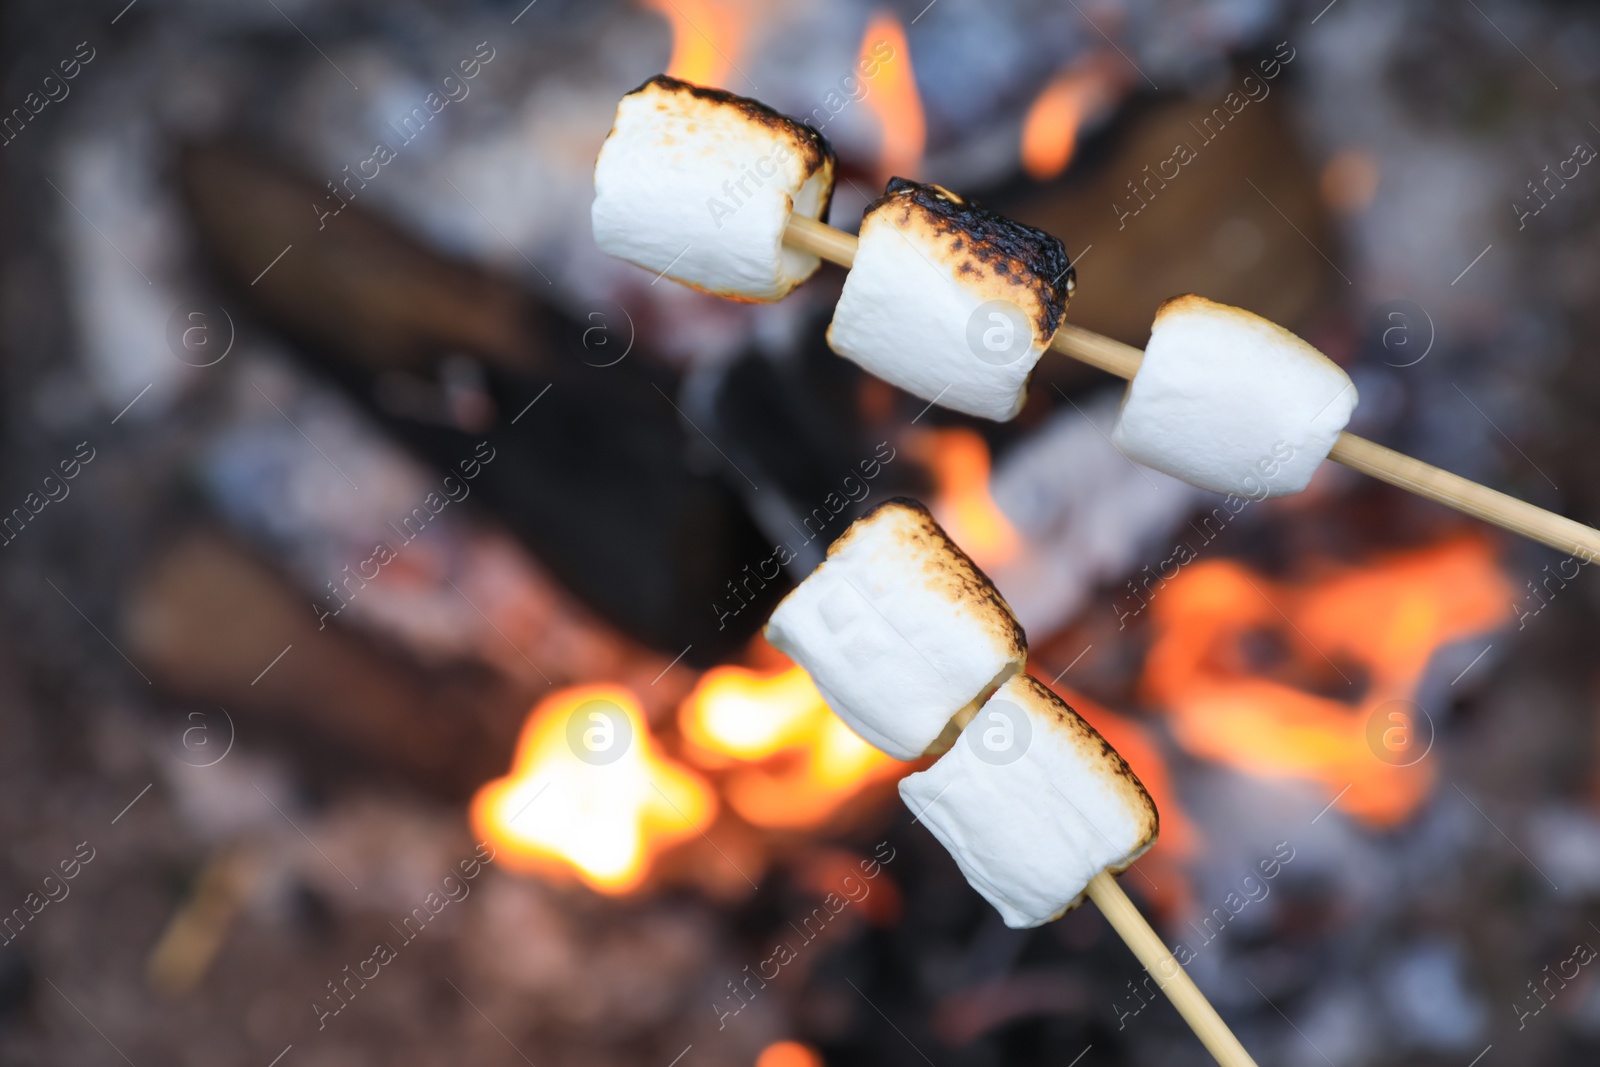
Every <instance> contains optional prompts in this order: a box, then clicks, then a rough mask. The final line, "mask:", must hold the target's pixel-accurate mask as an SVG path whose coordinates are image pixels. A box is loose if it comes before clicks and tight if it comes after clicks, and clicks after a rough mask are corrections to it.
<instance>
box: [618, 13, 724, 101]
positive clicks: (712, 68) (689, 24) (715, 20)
mask: <svg viewBox="0 0 1600 1067" xmlns="http://www.w3.org/2000/svg"><path fill="white" fill-rule="evenodd" d="M641 2H642V3H643V5H644V6H645V7H647V8H649V9H650V10H652V11H655V12H658V13H660V14H661V16H662V17H664V18H665V19H666V20H667V23H668V24H669V25H670V26H671V27H672V58H671V59H670V60H669V61H668V62H667V70H666V73H668V74H670V75H671V76H672V77H674V78H682V79H683V80H684V81H687V82H693V83H694V84H695V85H710V86H715V87H718V88H723V87H724V86H723V82H724V80H725V79H726V78H727V77H728V71H729V70H730V69H731V68H732V67H733V65H734V58H733V57H735V56H737V55H738V54H739V51H740V46H741V44H742V42H743V40H744V29H745V18H744V13H743V12H742V11H741V10H740V9H739V8H737V7H735V6H734V5H733V4H728V3H722V2H719V0H641Z"/></svg>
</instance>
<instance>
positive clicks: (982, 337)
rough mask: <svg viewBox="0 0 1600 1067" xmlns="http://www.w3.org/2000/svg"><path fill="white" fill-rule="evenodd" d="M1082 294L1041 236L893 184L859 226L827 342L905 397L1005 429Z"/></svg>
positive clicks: (928, 189)
mask: <svg viewBox="0 0 1600 1067" xmlns="http://www.w3.org/2000/svg"><path fill="white" fill-rule="evenodd" d="M1074 284H1075V278H1074V275H1073V270H1072V267H1071V265H1070V263H1069V262H1068V260H1067V253H1066V250H1065V249H1064V248H1063V247H1062V245H1061V242H1060V241H1058V240H1056V239H1055V238H1054V237H1051V236H1050V235H1049V234H1047V233H1045V232H1044V231H1042V230H1036V229H1034V228H1033V227H1031V226H1024V225H1022V224H1021V223H1018V222H1012V221H1011V220H1009V219H1006V218H1003V217H1001V216H999V215H996V214H994V213H993V212H990V211H986V210H984V209H983V208H980V207H978V206H976V205H974V204H970V203H968V202H967V201H965V200H963V199H961V198H960V197H958V196H956V195H955V194H954V193H952V192H950V191H949V190H947V189H943V188H941V187H939V186H937V185H919V184H918V183H916V182H911V181H906V180H905V179H903V178H893V179H891V180H890V182H889V188H888V192H887V193H885V194H884V196H883V197H881V198H880V199H878V200H875V201H874V202H873V203H872V204H871V205H869V206H868V208H867V213H866V215H865V216H864V217H863V218H862V220H861V236H860V244H859V246H858V247H857V249H856V258H855V265H854V266H853V267H851V268H850V273H849V274H848V275H847V276H846V277H845V280H844V292H843V293H842V294H840V297H839V304H838V307H837V308H835V310H834V313H833V322H832V324H831V325H829V327H828V344H829V345H830V346H831V347H832V348H833V350H834V351H835V352H837V353H839V354H840V355H841V356H844V357H845V358H846V359H849V360H852V361H854V362H855V363H858V364H860V365H861V366H862V367H863V368H864V369H865V370H867V371H868V372H869V373H871V374H873V375H876V376H877V377H879V378H882V379H883V380H884V381H886V382H889V383H890V384H892V385H897V386H899V387H900V388H902V389H904V390H905V391H906V392H908V393H912V394H915V395H916V396H919V397H921V398H922V399H924V400H927V401H934V400H937V402H938V403H939V404H940V405H942V406H944V407H947V408H953V409H954V410H956V411H964V412H966V413H967V414H969V415H979V416H982V417H983V418H986V419H994V420H995V421H997V422H1004V421H1006V420H1007V419H1010V418H1011V417H1012V416H1014V415H1016V413H1017V412H1018V411H1020V410H1021V409H1022V401H1023V399H1024V396H1025V394H1026V392H1027V386H1028V378H1029V376H1030V375H1031V374H1032V373H1033V365H1034V364H1035V363H1037V362H1038V361H1039V355H1040V353H1042V352H1043V351H1044V350H1045V348H1046V347H1048V346H1049V344H1050V339H1051V338H1052V337H1054V336H1055V332H1056V327H1057V326H1059V325H1060V323H1061V315H1062V312H1063V311H1064V310H1065V309H1066V306H1067V300H1068V298H1069V297H1070V296H1071V294H1072V289H1073V286H1074Z"/></svg>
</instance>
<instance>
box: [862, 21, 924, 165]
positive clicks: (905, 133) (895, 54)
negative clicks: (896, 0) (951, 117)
mask: <svg viewBox="0 0 1600 1067" xmlns="http://www.w3.org/2000/svg"><path fill="white" fill-rule="evenodd" d="M884 46H887V47H888V48H890V49H893V51H892V52H890V53H889V54H890V55H891V56H892V58H891V59H890V60H889V61H887V62H885V63H883V64H882V66H881V71H880V73H879V75H878V77H877V79H876V80H875V82H874V84H873V86H872V90H871V91H870V92H869V93H867V95H866V97H865V98H864V103H865V104H866V106H867V109H868V110H869V111H871V112H872V113H873V115H875V116H876V117H877V119H878V128H879V129H880V130H882V131H883V141H882V147H881V148H880V149H879V152H878V171H879V173H880V174H881V176H882V178H883V180H884V181H888V180H889V179H890V178H892V177H896V176H899V177H902V178H914V177H916V174H917V167H918V166H919V165H920V164H921V162H922V149H923V146H924V144H925V143H926V140H927V124H926V121H925V120H924V119H923V115H922V98H921V97H920V96H918V95H917V79H916V74H915V73H914V72H913V70H912V69H911V47H910V46H909V45H908V44H907V43H906V34H905V30H904V29H903V28H902V27H901V25H900V20H899V19H897V18H895V17H894V16H893V15H890V14H887V13H885V14H880V15H876V16H874V17H873V19H872V21H871V22H870V23H868V25H867V30H866V32H865V33H864V34H862V35H861V50H860V56H859V58H860V63H861V69H866V67H867V65H868V64H869V63H872V64H873V65H877V64H876V60H874V58H873V57H874V56H876V55H881V54H882V51H881V50H882V49H883V48H884Z"/></svg>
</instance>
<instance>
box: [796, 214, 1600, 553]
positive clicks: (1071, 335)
mask: <svg viewBox="0 0 1600 1067" xmlns="http://www.w3.org/2000/svg"><path fill="white" fill-rule="evenodd" d="M783 240H784V243H785V244H787V245H789V246H790V247H791V248H797V249H800V250H802V251H806V252H810V253H812V254H814V255H817V256H821V257H822V258H823V259H826V260H828V261H829V262H830V263H837V264H839V265H840V266H841V267H849V266H850V265H851V264H852V263H853V262H855V257H856V238H855V236H854V235H853V234H848V233H845V232H844V231H843V230H836V229H834V228H833V227H832V226H829V225H827V224H826V223H822V222H818V221H816V220H815V219H808V218H804V217H802V216H799V215H791V216H790V217H789V224H788V226H787V227H786V228H785V230H784V234H783ZM1050 347H1051V348H1052V349H1053V350H1055V351H1057V352H1060V353H1061V354H1062V355H1064V356H1071V357H1072V358H1073V359H1076V360H1080V361H1081V362H1084V363H1087V364H1089V365H1090V366H1092V367H1099V368H1100V369H1101V370H1103V371H1108V372H1109V373H1111V374H1115V375H1116V376H1117V377H1119V378H1132V377H1133V376H1134V374H1136V373H1138V370H1139V364H1140V363H1141V362H1142V361H1143V359H1144V352H1143V351H1141V350H1140V349H1137V348H1135V347H1133V346H1132V345H1125V344H1123V343H1122V342H1121V341H1114V340H1112V339H1111V338H1109V337H1105V336H1102V335H1101V334H1098V333H1094V332H1093V331H1091V330H1085V329H1084V328H1083V327H1081V326H1074V325H1073V324H1071V323H1062V325H1061V328H1060V329H1059V330H1057V331H1056V335H1055V337H1054V338H1053V339H1052V340H1051V342H1050ZM1328 458H1329V459H1332V460H1336V461H1338V462H1340V463H1343V464H1344V465H1345V466H1347V467H1350V468H1351V469H1353V470H1358V471H1360V472H1361V473H1363V474H1367V475H1370V476H1371V477H1373V478H1376V479H1378V480H1379V481H1381V482H1388V483H1389V484H1390V485H1393V486H1397V487H1399V488H1401V489H1405V490H1407V491H1409V492H1412V493H1415V494H1417V495H1418V496H1420V497H1424V498H1425V499H1428V500H1432V501H1434V502H1435V503H1439V504H1443V505H1444V506H1445V507H1449V508H1455V509H1456V510H1457V511H1459V512H1462V513H1463V514H1466V515H1471V516H1472V517H1474V518H1477V519H1482V520H1483V521H1484V522H1488V523H1493V524H1494V525H1496V526H1499V527H1501V528H1502V529H1505V530H1510V531H1511V532H1512V533H1516V534H1521V535H1522V536H1523V537H1527V538H1529V539H1531V540H1534V541H1538V542H1539V543H1541V544H1545V545H1549V546H1550V547H1551V548H1554V549H1558V550H1560V551H1562V552H1565V553H1567V554H1568V555H1570V556H1574V557H1576V558H1578V559H1580V560H1582V561H1584V562H1586V563H1587V562H1591V561H1593V560H1595V559H1600V530H1596V529H1594V528H1593V527H1591V526H1585V525H1584V524H1583V523H1581V522H1577V521H1575V520H1573V519H1569V518H1567V517H1566V516H1564V515H1557V514H1556V513H1555V512H1553V511H1546V510H1545V509H1544V508H1541V507H1535V506H1534V505H1533V504H1529V503H1528V502H1527V501H1525V500H1518V499H1517V498H1516V497H1514V496H1510V495H1509V494H1506V493H1502V492H1500V491H1498V490H1496V489H1490V488H1489V487H1488V486H1486V485H1479V484H1478V483H1477V482H1474V481H1472V480H1470V479H1468V478H1463V477H1461V476H1460V475H1459V474H1451V473H1450V472H1449V471H1447V470H1443V469H1441V468H1439V467H1435V466H1433V465H1432V464H1429V463H1424V462H1422V461H1421V460H1419V459H1412V458H1411V457H1410V456H1407V455H1405V454H1404V453H1401V452H1396V451H1395V450H1394V449H1392V448H1385V447H1384V446H1383V445H1380V444H1377V443H1376V442H1373V441H1368V440H1367V439H1366V438H1364V437H1357V436H1356V435H1355V434H1353V433H1341V434H1340V435H1339V439H1338V440H1337V441H1335V442H1334V444H1333V450H1332V451H1330V452H1329V453H1328Z"/></svg>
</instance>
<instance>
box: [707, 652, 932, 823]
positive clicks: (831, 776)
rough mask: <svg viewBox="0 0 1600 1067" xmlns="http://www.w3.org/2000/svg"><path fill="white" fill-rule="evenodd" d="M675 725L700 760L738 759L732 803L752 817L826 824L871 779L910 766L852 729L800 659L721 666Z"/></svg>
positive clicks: (729, 781)
mask: <svg viewBox="0 0 1600 1067" xmlns="http://www.w3.org/2000/svg"><path fill="white" fill-rule="evenodd" d="M678 724H679V728H680V729H681V730H682V731H683V735H684V737H685V738H686V739H688V741H689V744H690V755H691V756H692V757H693V758H694V760H695V761H696V762H697V763H699V764H701V765H702V766H705V767H719V768H720V767H731V768H732V770H731V771H730V773H729V774H728V776H727V778H726V781H725V787H724V794H725V796H726V797H727V801H728V804H729V805H730V806H731V807H732V808H733V810H734V811H736V812H738V813H739V814H740V815H741V816H742V817H743V818H744V819H745V820H746V821H748V822H750V823H752V824H754V825H756V826H762V827H767V828H773V829H776V828H785V829H800V828H811V827H816V826H820V825H822V824H823V823H825V822H826V821H827V820H828V819H830V818H831V817H832V816H833V815H834V814H835V813H836V812H838V811H839V809H840V808H842V807H843V806H844V805H845V804H846V803H847V802H848V801H849V800H850V799H851V798H852V797H854V796H855V795H856V794H857V793H859V792H860V791H861V790H862V788H864V787H865V786H867V785H869V784H871V783H873V782H879V781H884V780H886V779H892V778H898V777H899V776H900V775H901V774H903V773H904V772H905V771H907V770H909V769H910V768H909V767H908V766H907V765H906V764H903V763H899V762H897V761H895V760H893V759H890V758H889V757H888V756H886V755H884V754H883V753H882V752H879V751H878V750H877V749H875V748H873V747H872V746H871V745H869V744H867V743H866V742H865V741H863V740H861V738H859V737H857V736H856V735H855V734H854V733H852V732H851V730H850V728H849V727H848V726H846V725H845V724H844V723H843V722H841V721H840V720H839V718H838V716H836V715H834V714H833V712H832V711H830V710H829V709H828V705H827V704H826V703H825V702H824V701H823V699H822V697H821V695H820V694H818V693H817V690H816V687H815V686H814V685H812V684H811V679H810V678H809V677H808V676H807V675H806V673H805V671H803V670H801V669H800V668H799V667H788V668H786V669H780V670H777V671H772V672H760V671H754V670H747V669H745V668H743V667H718V668H716V669H715V670H712V671H710V672H708V673H707V674H706V675H705V677H703V678H702V679H701V680H700V683H699V684H698V685H697V686H696V687H695V689H694V692H692V693H690V694H689V698H688V700H686V701H685V702H684V704H683V707H682V708H681V709H680V710H679V714H678Z"/></svg>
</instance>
